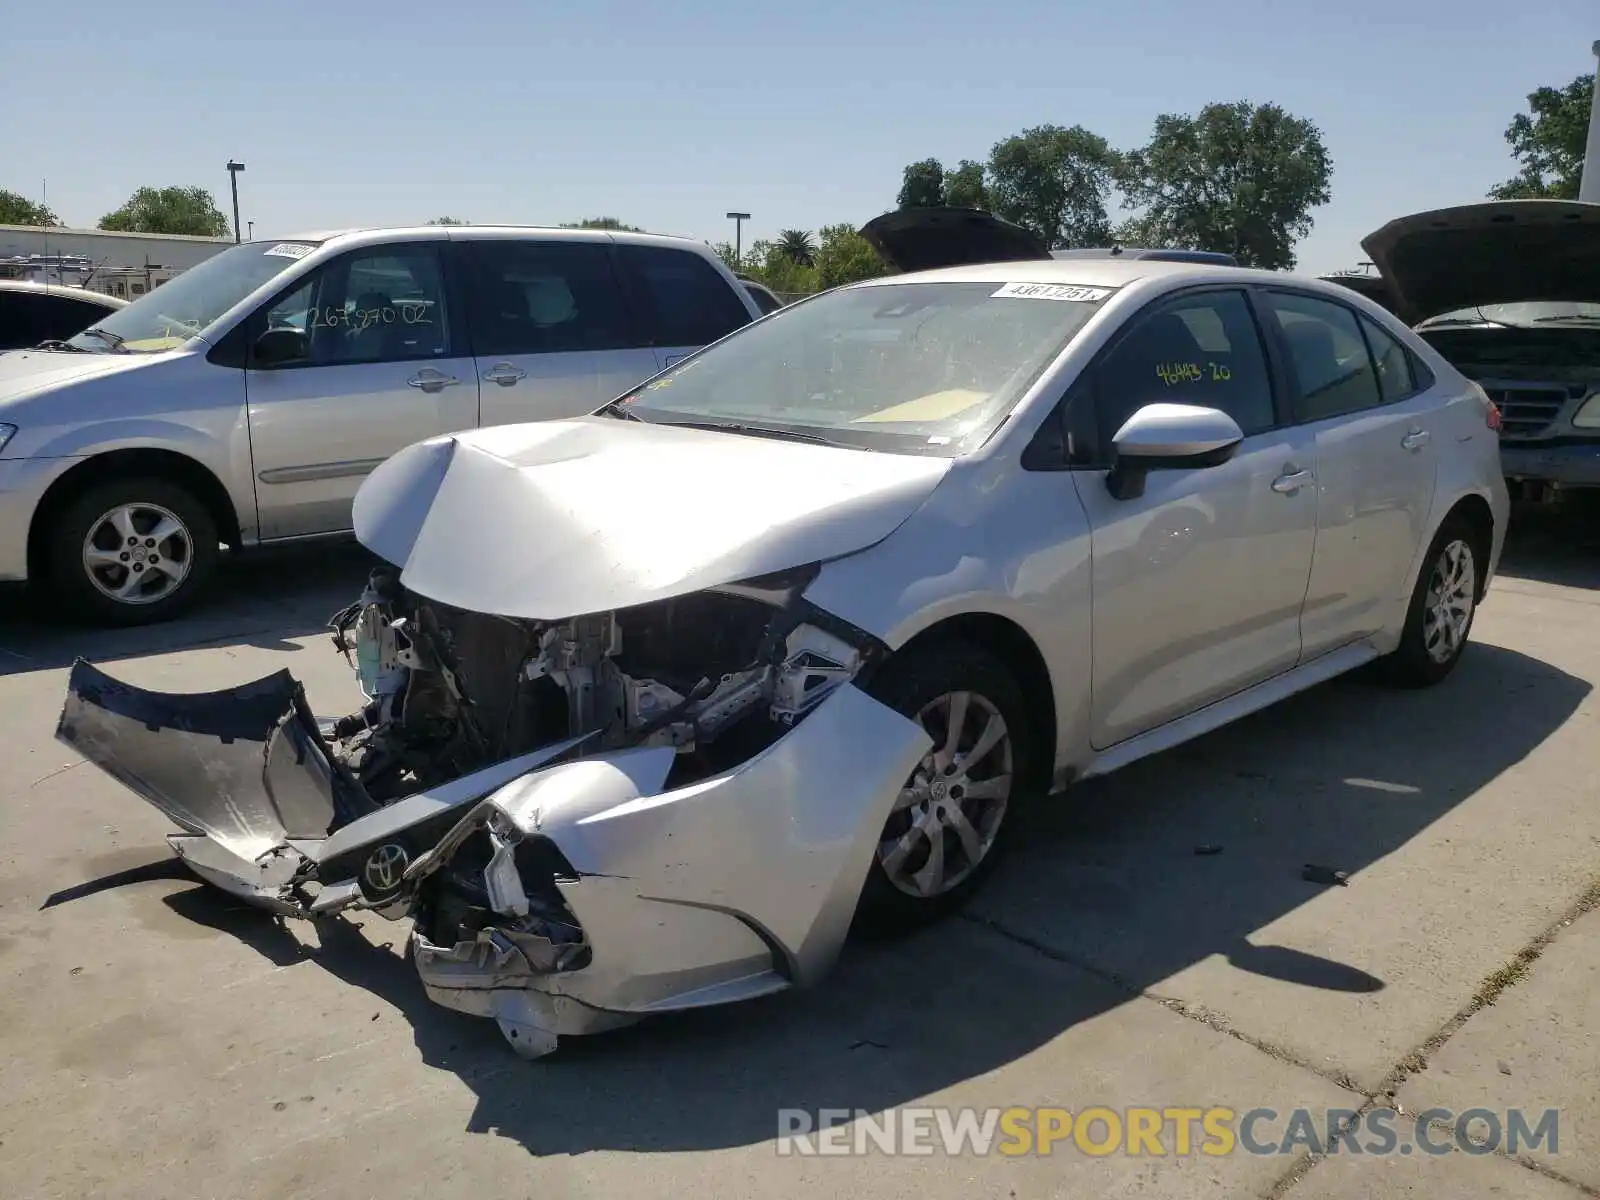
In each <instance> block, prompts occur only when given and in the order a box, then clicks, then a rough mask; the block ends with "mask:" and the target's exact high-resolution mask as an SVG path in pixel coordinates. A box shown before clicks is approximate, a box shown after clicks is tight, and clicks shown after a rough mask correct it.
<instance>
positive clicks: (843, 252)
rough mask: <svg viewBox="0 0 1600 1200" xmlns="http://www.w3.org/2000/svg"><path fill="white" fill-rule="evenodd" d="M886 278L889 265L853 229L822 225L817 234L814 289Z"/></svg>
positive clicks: (851, 227) (847, 226)
mask: <svg viewBox="0 0 1600 1200" xmlns="http://www.w3.org/2000/svg"><path fill="white" fill-rule="evenodd" d="M887 274H889V264H888V263H886V262H884V261H883V259H881V258H879V257H878V252H877V251H876V250H874V249H873V248H872V244H871V243H870V242H868V241H867V239H866V238H864V237H862V236H861V235H860V234H859V233H857V232H856V229H855V227H854V226H853V225H824V226H823V227H822V228H821V229H819V230H818V231H817V286H818V287H819V288H832V287H839V286H840V285H842V284H846V283H855V282H857V281H858V280H862V279H876V278H877V277H878V276H879V275H887Z"/></svg>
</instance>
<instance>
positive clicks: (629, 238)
mask: <svg viewBox="0 0 1600 1200" xmlns="http://www.w3.org/2000/svg"><path fill="white" fill-rule="evenodd" d="M441 233H446V234H447V236H448V237H450V238H452V239H455V238H461V239H472V238H480V237H485V238H503V237H515V236H523V237H550V238H562V239H564V240H567V241H585V240H592V241H613V242H624V243H628V244H633V245H642V246H652V245H659V246H671V247H673V248H675V249H694V250H696V251H698V252H699V253H701V254H703V255H707V256H712V257H714V256H715V252H714V251H713V250H712V249H711V247H710V246H708V245H706V244H705V243H704V242H702V241H698V240H696V239H695V238H687V237H677V236H675V235H672V234H665V233H633V232H631V231H628V230H623V229H568V228H564V227H562V226H559V225H362V226H353V227H351V228H348V229H324V230H317V231H313V232H310V233H298V234H291V235H287V236H284V237H274V238H256V239H255V241H256V242H258V243H260V244H262V245H271V244H273V243H276V242H333V241H340V240H344V239H352V240H353V239H356V238H361V239H371V238H374V237H421V236H424V235H426V236H429V237H437V236H439V235H440V234H441Z"/></svg>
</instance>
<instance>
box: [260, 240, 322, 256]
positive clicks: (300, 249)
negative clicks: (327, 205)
mask: <svg viewBox="0 0 1600 1200" xmlns="http://www.w3.org/2000/svg"><path fill="white" fill-rule="evenodd" d="M315 249H316V247H315V246H307V245H306V244H305V243H303V242H279V243H278V244H277V245H276V246H274V247H272V249H270V250H263V251H262V253H263V254H268V255H272V256H274V257H276V258H304V257H305V256H306V255H308V254H310V253H311V252H312V251H313V250H315Z"/></svg>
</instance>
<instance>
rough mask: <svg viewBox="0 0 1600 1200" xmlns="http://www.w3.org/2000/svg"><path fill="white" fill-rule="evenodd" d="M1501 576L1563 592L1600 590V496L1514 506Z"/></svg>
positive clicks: (1501, 564) (1587, 495) (1582, 494)
mask: <svg viewBox="0 0 1600 1200" xmlns="http://www.w3.org/2000/svg"><path fill="white" fill-rule="evenodd" d="M1500 571H1501V573H1502V574H1504V575H1508V576H1514V577H1516V578H1518V579H1532V580H1537V581H1538V582H1540V583H1553V584H1557V585H1560V586H1562V587H1575V588H1590V589H1600V495H1590V494H1588V493H1577V494H1574V495H1572V496H1569V497H1567V498H1566V499H1565V500H1563V502H1562V503H1561V504H1559V505H1541V504H1518V505H1515V506H1514V507H1513V508H1512V510H1511V523H1510V526H1509V533H1508V536H1507V538H1506V547H1505V550H1504V552H1503V553H1502V555H1501V558H1500Z"/></svg>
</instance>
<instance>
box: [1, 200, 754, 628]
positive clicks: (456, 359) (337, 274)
mask: <svg viewBox="0 0 1600 1200" xmlns="http://www.w3.org/2000/svg"><path fill="white" fill-rule="evenodd" d="M760 315H761V309H760V308H759V306H758V305H757V304H756V302H755V300H754V299H753V298H752V297H751V296H750V294H749V292H748V291H746V289H745V288H744V286H743V285H742V284H741V283H740V282H739V281H738V280H737V279H736V278H734V276H733V274H732V272H730V271H729V270H728V268H727V267H726V266H724V265H723V263H722V262H721V260H720V259H718V258H717V256H716V255H715V254H714V253H713V252H712V251H711V249H710V247H708V246H706V245H704V244H703V243H700V242H695V241H690V240H687V239H683V238H671V237H657V236H653V235H649V234H636V233H624V232H613V231H597V230H574V229H534V228H527V227H516V226H511V227H496V226H476V225H474V226H428V227H423V228H414V229H367V230H355V231H345V232H342V233H329V234H314V235H311V236H308V237H295V238H284V239H278V240H264V241H256V242H246V243H244V244H243V245H239V246H231V247H229V248H228V249H226V250H224V251H222V252H221V253H220V254H217V255H215V256H213V257H212V258H209V259H207V260H206V261H205V262H203V263H201V264H199V265H198V266H195V267H192V268H190V269H189V270H187V271H185V272H183V273H182V274H180V275H178V276H177V277H176V278H174V279H173V280H171V281H170V282H168V283H166V284H163V285H162V286H161V287H159V288H155V289H154V290H152V291H151V292H150V293H149V294H148V295H146V296H143V297H141V298H140V299H138V300H136V301H134V302H133V303H131V304H128V305H126V306H125V307H118V308H117V310H116V311H115V312H111V313H109V314H108V315H103V316H101V317H100V318H99V319H98V320H96V321H95V322H94V323H93V324H89V322H88V321H85V324H86V325H88V328H86V329H82V330H81V332H75V333H74V334H72V335H67V336H63V338H61V339H58V340H54V341H51V342H49V343H48V344H46V345H44V346H43V347H41V348H39V349H36V350H27V351H23V352H20V353H15V354H8V355H5V356H4V357H3V358H0V582H8V581H29V582H31V583H33V584H37V585H41V586H43V587H45V588H47V589H48V590H49V592H50V593H51V594H52V596H53V598H54V599H55V600H56V601H57V602H58V603H59V604H60V605H61V606H62V607H64V608H66V609H68V610H70V611H72V612H74V613H76V614H78V615H79V616H81V617H86V618H88V619H90V620H92V621H95V622H98V623H102V624H121V625H131V624H139V623H145V622H151V621H160V620H166V619H168V618H170V617H173V616H175V615H177V614H178V613H179V612H181V611H183V610H184V609H185V608H186V607H188V606H189V605H190V604H192V603H193V602H194V600H195V599H196V598H197V597H198V596H199V595H200V593H201V591H202V589H203V588H204V585H205V583H206V581H207V579H208V578H209V576H210V575H211V572H212V569H213V566H214V565H215V563H216V561H217V558H218V551H219V548H220V547H221V546H222V545H224V544H225V545H227V546H230V547H251V546H256V545H265V544H271V543H282V542H290V541H297V540H304V539H310V538H321V537H330V536H331V537H337V536H342V535H344V534H346V533H347V532H348V531H349V529H350V512H351V503H352V501H353V499H354V496H355V494H356V489H357V488H358V487H359V486H360V484H361V481H362V480H363V479H364V478H365V477H366V475H367V474H368V472H370V471H371V470H372V468H373V467H375V466H377V464H378V463H380V462H382V461H383V460H384V459H385V458H387V457H389V456H390V455H391V454H393V453H394V452H395V451H397V450H400V449H401V448H402V447H404V446H407V445H409V444H410V443H412V442H415V441H418V440H420V439H422V438H426V437H429V436H432V435H435V434H443V433H448V432H450V431H452V430H459V429H472V428H483V427H487V426H491V425H498V424H504V423H507V422H521V421H530V420H542V419H546V418H551V417H574V416H581V415H582V414H584V413H587V412H590V411H592V410H593V409H594V408H596V407H597V406H598V405H600V404H603V403H604V402H605V401H607V400H609V399H611V398H612V397H613V396H616V395H618V394H619V393H621V392H623V391H625V390H627V389H628V388H629V387H632V386H633V385H634V384H635V383H638V382H639V381H640V380H643V379H647V378H649V377H650V376H652V375H654V374H656V373H657V372H658V371H660V370H661V369H662V368H663V367H665V366H668V365H670V364H671V363H673V362H675V361H677V360H678V359H680V358H683V357H684V356H686V355H688V354H690V353H691V352H693V351H694V350H696V349H698V348H699V347H701V346H703V345H705V344H706V343H708V342H712V341H715V340H717V339H718V338H720V337H722V336H723V335H724V334H726V333H728V332H729V331H730V330H733V329H735V328H737V327H739V326H741V325H744V324H748V323H749V322H750V321H752V320H755V319H756V318H758V317H759V316H760ZM80 328H81V327H80Z"/></svg>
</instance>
